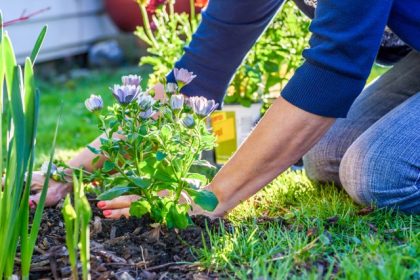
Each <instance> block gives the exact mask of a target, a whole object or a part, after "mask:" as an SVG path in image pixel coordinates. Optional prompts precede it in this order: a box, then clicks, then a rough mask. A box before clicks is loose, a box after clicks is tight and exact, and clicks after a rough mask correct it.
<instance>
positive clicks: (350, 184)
mask: <svg viewBox="0 0 420 280" xmlns="http://www.w3.org/2000/svg"><path fill="white" fill-rule="evenodd" d="M361 138H363V136H362V137H361ZM363 140H364V139H360V140H359V139H358V140H357V141H356V142H355V143H353V144H352V145H351V146H350V148H349V149H348V150H347V152H346V153H345V154H344V157H343V159H342V161H341V164H340V170H339V176H340V181H341V184H342V186H343V188H344V189H345V190H346V192H347V193H348V194H349V195H350V196H351V197H352V199H353V200H354V201H355V202H357V203H359V204H362V205H372V204H373V205H376V206H377V207H380V208H382V207H389V208H397V209H399V210H401V211H403V212H407V213H414V214H418V213H420V172H419V170H418V168H417V167H416V166H415V165H413V164H410V163H409V162H408V161H407V160H406V159H404V157H399V155H400V154H399V151H401V150H400V149H398V148H395V149H392V148H390V147H389V146H388V147H384V145H382V144H384V143H372V142H371V141H369V140H368V141H363ZM377 142H379V141H377Z"/></svg>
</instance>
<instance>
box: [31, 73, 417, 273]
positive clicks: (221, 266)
mask: <svg viewBox="0 0 420 280" xmlns="http://www.w3.org/2000/svg"><path fill="white" fill-rule="evenodd" d="M375 71H378V72H382V71H383V70H382V69H375ZM146 72H147V71H142V70H139V68H131V69H119V70H114V71H101V72H93V73H92V75H90V76H89V77H88V78H81V79H78V80H70V81H67V82H65V83H45V82H41V83H40V88H41V92H42V97H41V111H40V124H39V130H38V142H37V147H38V160H37V162H38V164H39V163H41V162H42V161H43V160H44V159H46V157H47V154H48V151H49V149H50V148H51V147H50V146H51V144H50V143H51V139H52V136H53V130H54V126H55V122H56V119H57V116H58V114H59V112H60V103H61V102H63V115H62V124H61V127H60V130H59V136H58V144H57V153H56V154H57V156H56V158H60V159H64V160H66V159H68V158H69V157H71V156H72V155H73V154H74V153H75V152H77V151H78V150H79V149H80V148H81V147H83V146H85V145H86V144H87V143H88V142H89V141H91V140H93V139H94V138H95V137H96V136H97V127H96V124H95V121H94V119H93V117H92V114H90V113H89V112H88V111H87V110H86V109H85V106H84V103H83V102H84V100H85V98H87V97H88V96H89V95H90V94H92V93H95V94H101V95H102V96H103V97H104V100H105V103H106V104H111V102H112V99H113V98H112V96H111V93H110V91H109V90H108V87H109V86H110V85H112V84H113V83H117V82H119V78H120V76H121V75H123V74H128V73H137V74H142V73H146ZM228 220H229V221H230V223H231V224H232V227H231V229H226V230H219V231H217V232H216V231H211V243H212V244H211V247H209V248H193V249H192V250H194V252H195V254H196V255H197V257H198V259H199V260H200V263H201V264H202V265H203V266H204V267H206V268H210V269H211V270H214V271H218V272H220V273H221V275H222V276H226V277H227V278H230V277H235V278H239V279H250V278H253V279H267V278H271V279H284V278H286V277H287V278H290V279H295V278H297V279H320V278H327V279H328V278H335V277H336V278H346V279H420V273H419V267H420V217H418V216H417V217H416V216H408V215H403V214H399V213H396V212H395V211H392V210H372V209H370V208H363V207H360V206H357V205H356V204H354V203H353V202H352V201H351V200H350V199H349V197H348V196H347V195H346V193H345V192H343V191H342V190H341V189H340V188H338V187H335V186H331V185H320V184H316V183H313V182H311V181H309V180H308V179H307V177H306V176H305V175H304V174H303V173H301V172H288V173H285V174H283V175H281V176H280V177H279V178H278V179H276V180H275V182H274V183H272V184H271V185H270V186H267V187H266V188H265V189H264V190H263V191H261V192H260V193H259V194H258V195H256V196H255V197H253V198H252V199H250V200H249V201H246V202H244V203H243V204H242V205H240V206H239V207H238V208H237V209H235V210H234V211H233V212H232V213H231V214H230V215H229V216H228ZM209 231H210V230H209Z"/></svg>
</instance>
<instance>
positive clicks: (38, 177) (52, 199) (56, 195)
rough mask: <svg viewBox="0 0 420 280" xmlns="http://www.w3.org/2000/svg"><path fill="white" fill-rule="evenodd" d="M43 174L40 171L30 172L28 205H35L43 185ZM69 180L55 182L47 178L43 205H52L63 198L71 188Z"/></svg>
mask: <svg viewBox="0 0 420 280" xmlns="http://www.w3.org/2000/svg"><path fill="white" fill-rule="evenodd" d="M44 182H45V176H44V174H43V173H42V172H40V171H35V172H33V173H32V182H31V196H30V197H29V205H30V206H31V207H35V206H36V205H37V204H38V202H39V199H40V197H41V192H42V188H43V186H44ZM72 186H73V184H72V183H71V182H57V181H54V180H53V179H50V180H49V183H48V190H47V196H46V199H45V206H54V205H56V204H57V203H58V202H60V200H61V199H63V198H64V197H65V196H66V195H67V194H68V193H69V192H70V191H71V189H72Z"/></svg>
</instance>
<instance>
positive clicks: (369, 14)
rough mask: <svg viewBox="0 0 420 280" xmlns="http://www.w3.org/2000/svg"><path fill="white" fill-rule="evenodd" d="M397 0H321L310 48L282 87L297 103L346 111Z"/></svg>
mask: <svg viewBox="0 0 420 280" xmlns="http://www.w3.org/2000/svg"><path fill="white" fill-rule="evenodd" d="M392 5H393V0H369V1H366V0H351V1H344V0H318V7H317V8H316V11H315V18H314V20H313V22H312V24H311V26H310V31H311V32H312V33H313V34H312V37H311V40H310V48H309V49H307V50H305V51H304V53H303V56H304V57H305V59H306V61H305V62H304V63H303V65H302V66H301V67H300V68H298V69H297V71H296V73H295V74H294V75H293V77H292V79H291V80H290V81H289V83H288V84H287V86H286V87H285V89H284V90H283V92H282V96H283V98H285V99H286V100H288V101H289V102H290V103H292V104H294V105H295V106H297V107H299V108H301V109H303V110H305V111H308V112H311V113H314V114H317V115H322V116H327V117H345V116H346V115H347V112H348V110H349V108H350V106H351V104H352V103H353V101H354V100H355V98H356V97H357V95H358V94H359V93H360V92H361V91H362V89H363V87H364V85H365V83H366V79H367V77H368V75H369V73H370V70H371V68H372V65H373V63H374V59H375V56H376V54H377V52H378V49H379V46H380V41H381V37H382V34H383V31H384V29H385V26H386V24H387V21H388V17H389V14H390V11H391V8H392Z"/></svg>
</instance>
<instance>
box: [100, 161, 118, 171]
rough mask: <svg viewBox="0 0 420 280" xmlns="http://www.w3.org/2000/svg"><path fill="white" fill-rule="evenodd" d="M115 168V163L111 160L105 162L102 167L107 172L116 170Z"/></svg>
mask: <svg viewBox="0 0 420 280" xmlns="http://www.w3.org/2000/svg"><path fill="white" fill-rule="evenodd" d="M114 168H115V164H114V163H113V162H111V161H109V160H107V161H105V162H104V165H103V167H102V171H103V172H105V173H108V172H111V171H112V170H114Z"/></svg>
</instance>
